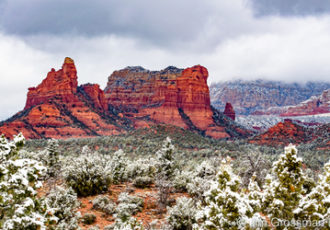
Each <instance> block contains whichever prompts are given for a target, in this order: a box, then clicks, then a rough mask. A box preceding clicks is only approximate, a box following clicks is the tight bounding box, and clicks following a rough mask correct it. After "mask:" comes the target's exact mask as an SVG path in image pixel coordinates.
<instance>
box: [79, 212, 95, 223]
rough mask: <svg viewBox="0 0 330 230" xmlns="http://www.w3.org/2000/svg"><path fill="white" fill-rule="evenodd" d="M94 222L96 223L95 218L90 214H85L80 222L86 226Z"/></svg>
mask: <svg viewBox="0 0 330 230" xmlns="http://www.w3.org/2000/svg"><path fill="white" fill-rule="evenodd" d="M95 221H96V216H95V215H94V214H91V213H86V214H85V215H84V216H83V218H82V222H83V223H84V224H88V225H89V224H93V223H95Z"/></svg>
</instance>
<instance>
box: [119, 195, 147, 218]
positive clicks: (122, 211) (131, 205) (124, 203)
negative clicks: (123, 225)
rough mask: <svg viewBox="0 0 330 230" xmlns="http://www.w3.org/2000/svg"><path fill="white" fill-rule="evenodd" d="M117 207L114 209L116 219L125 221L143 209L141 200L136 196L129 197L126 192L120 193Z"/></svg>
mask: <svg viewBox="0 0 330 230" xmlns="http://www.w3.org/2000/svg"><path fill="white" fill-rule="evenodd" d="M118 202H119V204H118V206H117V208H116V213H117V217H119V218H120V219H125V218H127V217H129V216H131V215H134V214H136V213H137V212H140V211H142V209H143V205H144V202H143V199H142V198H140V197H137V196H130V195H128V193H126V192H122V193H120V194H119V196H118Z"/></svg>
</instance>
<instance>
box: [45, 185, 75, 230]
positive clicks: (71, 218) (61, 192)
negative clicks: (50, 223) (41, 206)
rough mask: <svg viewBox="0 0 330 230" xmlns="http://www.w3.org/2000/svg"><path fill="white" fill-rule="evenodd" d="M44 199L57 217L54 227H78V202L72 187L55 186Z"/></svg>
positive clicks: (72, 229) (70, 229) (72, 228)
mask: <svg viewBox="0 0 330 230" xmlns="http://www.w3.org/2000/svg"><path fill="white" fill-rule="evenodd" d="M45 201H46V203H47V206H48V207H49V208H50V209H51V210H52V213H53V214H54V216H56V217H57V223H56V226H55V227H54V229H58V230H60V229H68V230H74V229H78V220H79V218H80V213H78V212H77V211H76V209H77V208H78V207H79V205H80V204H79V201H78V199H77V194H76V193H75V192H74V191H73V190H72V188H69V189H66V188H63V187H56V188H55V189H53V190H51V191H50V193H49V194H48V195H47V197H46V200H45Z"/></svg>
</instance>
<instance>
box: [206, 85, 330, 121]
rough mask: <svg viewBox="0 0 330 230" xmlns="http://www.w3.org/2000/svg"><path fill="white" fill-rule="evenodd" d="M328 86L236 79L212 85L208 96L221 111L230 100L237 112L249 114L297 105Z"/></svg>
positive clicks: (328, 86)
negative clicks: (271, 108)
mask: <svg viewBox="0 0 330 230" xmlns="http://www.w3.org/2000/svg"><path fill="white" fill-rule="evenodd" d="M329 88H330V83H327V82H308V83H306V84H300V83H284V82H278V81H265V80H255V81H243V80H236V81H227V82H219V83H216V84H212V85H211V86H210V97H211V103H212V105H213V106H214V107H215V108H217V109H219V110H220V111H223V110H224V108H225V105H226V102H230V103H231V104H232V105H233V107H234V110H235V112H236V113H237V114H244V115H248V114H251V113H253V112H255V111H258V110H265V109H268V108H270V107H275V108H276V107H282V106H292V105H297V104H299V103H300V102H303V101H305V100H307V99H309V98H310V97H311V96H318V95H320V94H321V93H322V91H324V90H326V89H329ZM281 112H282V111H281ZM281 112H280V113H281Z"/></svg>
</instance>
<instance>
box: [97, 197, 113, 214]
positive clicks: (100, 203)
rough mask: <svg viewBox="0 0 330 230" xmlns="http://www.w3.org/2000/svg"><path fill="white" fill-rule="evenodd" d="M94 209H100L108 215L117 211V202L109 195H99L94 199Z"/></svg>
mask: <svg viewBox="0 0 330 230" xmlns="http://www.w3.org/2000/svg"><path fill="white" fill-rule="evenodd" d="M92 203H93V209H95V210H100V211H102V212H104V213H106V214H108V215H111V214H113V213H114V212H115V209H116V204H115V203H114V202H113V201H112V200H110V199H109V197H107V196H98V197H96V198H95V199H94V200H93V201H92Z"/></svg>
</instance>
